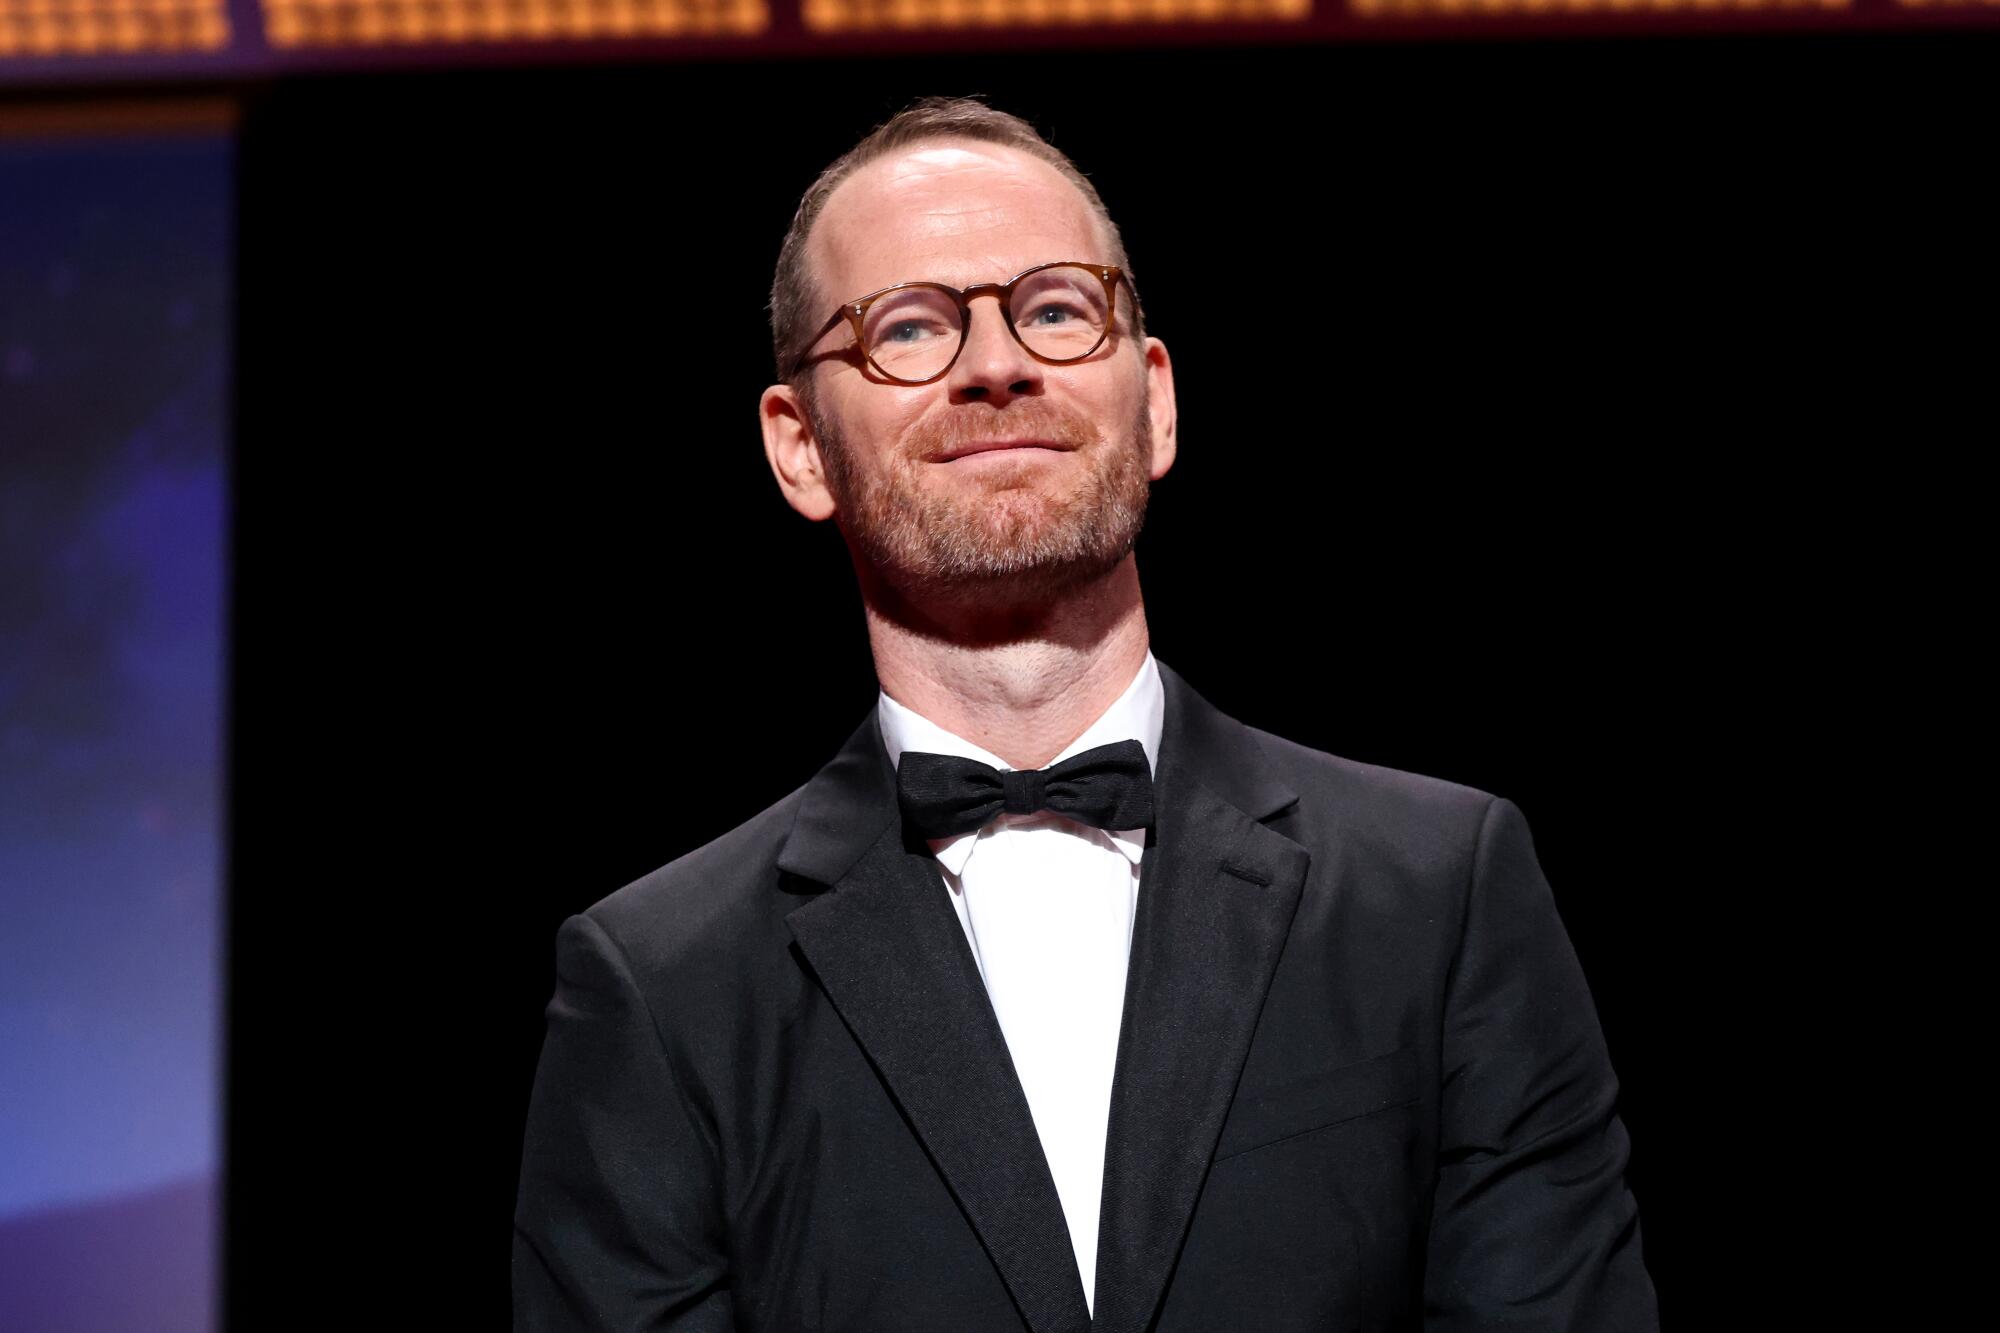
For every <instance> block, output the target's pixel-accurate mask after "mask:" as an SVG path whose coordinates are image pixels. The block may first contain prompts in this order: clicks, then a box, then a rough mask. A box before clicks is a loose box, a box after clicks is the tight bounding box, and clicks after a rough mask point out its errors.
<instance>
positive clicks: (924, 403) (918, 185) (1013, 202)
mask: <svg viewBox="0 0 2000 1333" xmlns="http://www.w3.org/2000/svg"><path fill="white" fill-rule="evenodd" d="M1102 249H1103V242H1102V240H1101V239H1100V237H1099V233H1098V229H1097V226H1096V221H1095V218H1094V217H1093V216H1092V214H1091V212H1090V210H1089V207H1088V205H1086V204H1085V202H1084V200H1083V198H1082V196H1081V195H1080V194H1078V193H1077V191H1076V189H1075V187H1074V186H1072V185H1071V184H1070V183H1069V182H1068V181H1066V180H1064V179H1063V177H1062V176H1061V175H1060V174H1059V173H1058V172H1056V171H1055V170H1054V169H1053V168H1052V167H1049V166H1048V165H1047V164H1046V163H1043V162H1040V161H1038V160H1036V159H1034V158H1031V157H1028V156H1027V155H1025V154H1022V153H1018V152H1015V151H1014V150H1012V149H1008V148H1003V147H1000V146H998V145H992V144H983V143H973V142H962V141H954V142H938V143H929V144H920V145H918V146H916V147H915V148H913V149H911V150H908V151H906V152H903V153H899V154H896V155H894V156H892V157H889V158H885V159H882V160H880V161H877V162H874V163H871V164H870V165H868V166H867V167H864V168H862V169H861V170H860V171H858V172H856V173H855V174H854V175H853V176H852V177H850V178H849V179H848V180H847V181H845V182H844V183H843V184H842V185H841V186H840V188H839V189H837V190H836V191H835V192H834V194H833V196H832V198H831V199H829V200H828V202H827V206H826V209H825V211H824V212H823V213H822V214H821V216H820V219H819V222H818V225H817V226H816V227H815V228H814V230H813V235H812V240H811V247H810V254H811V259H812V268H813V271H814V273H815V275H816V277H817V280H818V288H819V295H820V297H821V298H822V300H823V301H824V302H825V304H826V305H827V308H828V310H829V311H830V310H831V309H832V307H833V304H834V303H836V302H839V301H844V300H852V299H853V298H855V297H858V296H863V295H866V294H868V293H870V292H873V291H877V290H880V289H881V288H884V287H888V286H890V285H892V284H894V283H899V282H912V281H930V282H943V283H947V284H949V285H951V286H954V287H964V286H968V285H970V284H972V283H976V282H1004V281H1006V280H1007V279H1009V278H1012V277H1013V276H1014V275H1015V274H1017V273H1019V272H1021V271H1022V270H1023V269H1027V268H1031V267H1033V266H1035V265H1037V264H1044V263H1049V262H1052V261H1055V260H1064V259H1081V260H1095V261H1099V262H1103V261H1104V260H1105V258H1106V257H1105V255H1104V254H1102V253H1101V251H1102ZM1129 309H1130V303H1129V301H1128V300H1127V299H1126V298H1125V296H1124V294H1123V293H1122V292H1121V293H1120V295H1119V313H1120V317H1121V322H1120V329H1119V332H1118V334H1117V335H1116V336H1114V337H1113V338H1111V339H1110V340H1108V341H1107V342H1106V343H1105V345H1104V346H1103V347H1100V348H1099V349H1098V350H1097V351H1096V352H1095V353H1093V354H1092V355H1091V356H1090V357H1089V358H1087V359H1085V360H1084V361H1081V362H1077V363H1074V364H1071V365H1063V366H1052V365H1047V364H1045V363H1043V362H1040V361H1037V360H1036V359H1035V358H1034V357H1032V356H1031V355H1029V353H1028V352H1027V350H1026V349H1025V348H1023V347H1022V346H1021V344H1020V343H1019V342H1018V341H1016V340H1015V338H1014V337H1013V335H1012V334H1011V333H1009V332H1008V331H1007V328H1006V326H1005V324H1004V322H1003V320H1002V317H1001V313H1000V308H999V301H998V300H997V298H993V297H976V298H974V300H973V301H972V319H971V327H970V330H969V332H968V334H967V337H966V344H965V349H964V351H963V352H962V353H961V354H960V356H959V358H958V360H957V362H956V363H955V364H954V365H953V366H952V368H951V370H950V371H949V372H948V373H947V374H946V375H945V376H944V378H942V379H940V380H937V381H935V382H933V383H931V384H924V385H899V384H894V383H891V382H887V381H884V380H882V379H881V377H880V376H879V375H877V374H876V373H875V372H874V371H873V370H872V368H865V367H862V366H859V365H857V364H855V363H854V362H853V361H850V360H845V359H827V360H825V361H822V362H821V363H820V366H819V369H818V370H816V371H815V372H814V373H815V374H816V375H817V377H818V379H817V392H816V394H815V399H816V401H815V403H814V404H813V405H812V407H811V408H810V409H809V410H807V411H806V415H807V416H808V418H809V424H810V426H811V428H812V434H813V436H814V437H815V438H816V439H817V441H818V445H819V453H820V457H821V458H822V459H823V461H824V465H825V486H826V490H827V492H828V493H829V494H830V497H831V505H832V510H833V515H834V517H836V518H837V520H838V521H839V523H840V526H841V529H842V531H843V533H844V534H845V535H846V537H847V539H848V541H849V543H850V544H851V545H852V546H853V548H854V549H855V551H856V554H857V556H858V557H859V558H860V559H862V560H863V561H865V562H866V563H867V564H868V565H869V566H870V567H872V568H873V569H874V570H876V571H877V572H878V573H879V574H880V575H881V576H882V577H883V578H884V579H885V580H886V581H887V582H888V583H890V584H891V585H892V586H895V587H898V588H901V589H903V590H904V591H906V592H910V593H920V594H925V595H930V596H937V595H947V596H953V597H958V598H970V599H972V600H975V601H993V602H996V603H998V602H1016V601H1022V600H1031V599H1038V598H1043V597H1046V596H1048V595H1049V594H1051V593H1054V592H1058V591H1060V590H1061V589H1063V588H1065V587H1069V586H1072V585H1074V584H1076V583H1079V582H1083V581H1087V580H1089V579H1092V578H1095V577H1099V576H1101V575H1103V574H1104V573H1105V572H1107V571H1108V570H1110V569H1111V568H1113V567H1114V566H1116V565H1117V564H1118V562H1119V561H1120V560H1122V559H1123V558H1124V557H1125V555H1126V554H1127V553H1128V552H1129V551H1130V550H1131V548H1132V542H1133V540H1134V538H1136V537H1137V535H1138V533H1139V529H1140V525H1141V524H1142V522H1143V520H1144V518H1145V511H1146V499H1147V492H1148V489H1149V485H1150V482H1151V481H1152V480H1155V479H1157V478H1158V477H1159V476H1161V475H1163V474H1164V473H1165V471H1166V468H1167V466H1168V464H1169V463H1170V461H1171V457H1172V439H1171V437H1172V380H1171V371H1170V369H1169V368H1168V367H1167V364H1166V358H1165V349H1164V348H1163V347H1162V348H1160V350H1159V352H1158V354H1157V357H1154V356H1152V355H1150V354H1149V351H1148V347H1149V346H1153V345H1157V342H1158V340H1157V339H1148V340H1147V344H1148V346H1141V345H1140V344H1138V343H1136V342H1135V341H1133V339H1132V338H1131V337H1130V335H1129V333H1128V332H1127V331H1126V330H1125V329H1124V328H1123V319H1124V317H1125V315H1126V314H1127V312H1128V311H1129ZM850 340H851V332H850V330H849V328H848V326H847V325H845V324H844V323H843V324H842V325H841V326H839V327H838V328H836V329H835V330H834V331H833V332H832V333H829V334H828V335H826V337H825V339H824V340H823V341H822V342H820V343H819V344H816V345H815V347H814V349H813V350H814V351H816V352H825V351H828V350H832V349H837V348H839V347H842V346H844V345H845V344H846V343H848V342H849V341H850ZM1155 361H1157V364H1154V362H1155ZM1162 377H1165V378H1164V391H1165V395H1166V403H1165V404H1164V407H1165V410H1164V412H1157V411H1155V408H1156V407H1157V406H1159V404H1156V403H1155V401H1154V395H1153V393H1152V391H1151V386H1152V385H1153V383H1154V381H1156V380H1159V379H1161V378H1162ZM1163 432H1164V436H1165V442H1164V445H1163V446H1161V442H1160V437H1161V436H1162V433H1163ZM992 441H1009V442H1012V443H1013V444H1014V445H1015V446H1016V447H1011V448H1006V449H996V450H988V451H985V452H981V453H977V454H969V455H961V456H958V457H947V455H950V454H953V453H956V452H959V451H962V450H963V449H964V448H965V447H966V446H968V445H971V444H977V443H987V442H992ZM794 503H795V504H797V503H798V500H797V499H796V498H795V499H794ZM802 507H803V506H802Z"/></svg>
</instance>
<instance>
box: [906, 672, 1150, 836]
mask: <svg viewBox="0 0 2000 1333" xmlns="http://www.w3.org/2000/svg"><path fill="white" fill-rule="evenodd" d="M876 705H877V706H876V710H875V716H876V719H877V720H878V721H879V722H880V724H881V727H882V743H883V745H884V746H885V747H887V749H888V751H889V763H890V766H891V767H894V766H895V765H897V764H899V763H900V762H901V761H902V757H903V751H905V750H921V751H926V752H929V753H933V754H953V755H958V756H960V757H962V758H966V759H977V760H979V762H981V763H982V764H991V765H992V766H993V767H995V768H997V769H1000V770H1002V771H1006V770H1009V769H1011V768H1012V767H1013V765H1012V764H1009V763H1008V762H1007V761H1006V760H1004V759H1002V758H1001V757H1000V756H999V755H996V754H994V753H992V752H991V751H988V750H984V749H981V748H980V747H979V746H977V745H974V744H973V743H972V742H971V741H969V740H966V739H965V738H964V737H963V736H960V735H958V734H957V733H955V732H951V731H947V730H945V729H944V728H943V727H940V726H939V725H938V724H937V723H935V722H933V721H931V720H930V719H929V718H927V717H925V716H924V715H923V714H921V713H918V712H916V711H914V710H913V709H910V708H906V707H904V706H903V705H902V704H899V703H897V702H896V701H895V700H894V699H891V698H890V697H889V696H888V694H887V693H886V692H878V698H877V700H876ZM1166 716H1167V696H1166V690H1165V689H1164V687H1163V686H1162V685H1161V683H1160V667H1159V663H1157V662H1155V661H1154V660H1153V654H1152V651H1151V650H1150V649H1148V650H1147V653H1146V660H1145V661H1144V662H1142V663H1140V665H1139V671H1138V674H1137V675H1135V676H1133V678H1132V683H1131V684H1130V685H1127V686H1126V687H1125V692H1124V693H1123V694H1121V695H1119V696H1118V697H1117V699H1115V700H1113V701H1112V704H1111V706H1110V707H1109V708H1107V709H1105V710H1104V712H1103V713H1101V714H1099V716H1098V718H1097V720H1096V721H1095V722H1093V723H1091V724H1090V725H1089V726H1088V727H1086V728H1084V731H1083V734H1082V735H1081V736H1078V737H1077V738H1076V739H1075V740H1073V741H1071V742H1070V743H1069V745H1068V746H1066V747H1065V748H1064V749H1063V752H1062V753H1061V754H1059V755H1057V756H1056V757H1055V758H1054V759H1051V760H1049V763H1051V764H1056V763H1060V762H1061V761H1063V760H1065V759H1068V758H1069V757H1070V756H1071V755H1076V754H1081V753H1083V752H1084V751H1085V750H1091V749H1095V748H1096V747H1097V746H1100V745H1110V744H1111V743H1112V742H1114V741H1123V740H1136V741H1138V742H1139V744H1140V746H1141V747H1142V748H1143V749H1144V750H1145V751H1146V766H1147V767H1148V768H1149V769H1151V770H1153V771H1154V772H1155V773H1157V772H1158V771H1159V766H1160V732H1161V730H1162V728H1163V727H1164V726H1165V723H1166ZM993 827H994V825H992V824H988V825H987V826H986V828H985V829H976V830H974V831H972V832H970V833H959V834H955V835H954V836H952V837H949V838H932V839H930V840H929V841H930V846H931V851H933V852H934V853H936V855H937V859H938V861H939V862H940V863H942V864H943V866H944V867H945V869H947V870H949V871H951V873H952V874H954V875H962V874H964V873H965V863H966V862H967V861H968V860H970V859H971V857H972V852H973V849H974V848H975V847H976V846H977V845H978V843H979V838H980V837H981V836H982V835H983V834H984V833H985V832H986V831H987V830H990V829H991V828H993ZM1086 831H1087V832H1090V833H1102V834H1103V835H1104V837H1105V840H1106V841H1107V842H1109V843H1110V844H1111V846H1113V847H1115V848H1116V849H1117V850H1118V851H1120V852H1122V853H1124V855H1125V857H1126V859H1127V860H1129V861H1131V862H1132V864H1133V865H1137V864H1139V859H1140V857H1141V856H1142V855H1143V854H1144V853H1145V850H1146V830H1145V829H1143V828H1139V829H1086Z"/></svg>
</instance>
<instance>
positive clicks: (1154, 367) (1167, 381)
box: [1146, 338, 1179, 481]
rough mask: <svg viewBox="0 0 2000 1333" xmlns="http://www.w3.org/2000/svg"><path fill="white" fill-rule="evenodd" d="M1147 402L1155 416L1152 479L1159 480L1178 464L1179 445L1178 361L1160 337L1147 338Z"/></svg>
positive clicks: (1153, 416)
mask: <svg viewBox="0 0 2000 1333" xmlns="http://www.w3.org/2000/svg"><path fill="white" fill-rule="evenodd" d="M1146 405H1147V408H1148V410H1149V411H1150V412H1151V413H1152V418H1153V466H1152V473H1151V476H1152V479H1153V480H1154V481H1158V480H1159V479H1160V478H1161V477H1164V476H1166V475H1167V469H1168V468H1170V467H1172V466H1173V465H1174V455H1175V453H1176V452H1177V450H1178V448H1179V445H1178V443H1177V441H1176V438H1175V434H1174V431H1175V427H1176V424H1177V420H1178V416H1177V413H1176V411H1175V407H1174V362H1173V358H1172V357H1170V356H1168V355H1167V345H1166V344H1165V343H1163V342H1161V341H1160V340H1159V339H1158V338H1147V339H1146Z"/></svg>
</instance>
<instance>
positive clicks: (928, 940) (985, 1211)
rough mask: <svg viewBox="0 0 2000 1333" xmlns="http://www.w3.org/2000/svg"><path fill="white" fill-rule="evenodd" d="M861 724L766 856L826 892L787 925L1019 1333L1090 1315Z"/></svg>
mask: <svg viewBox="0 0 2000 1333" xmlns="http://www.w3.org/2000/svg"><path fill="white" fill-rule="evenodd" d="M896 816H897V807H896V795H895V771H894V769H893V768H892V767H891V765H890V763H889V757H888V754H887V751H886V750H885V749H884V747H883V745H882V740H881V732H880V730H879V728H878V726H877V723H876V719H875V716H874V714H873V713H872V712H871V713H870V714H869V716H868V717H867V718H866V719H865V720H864V721H863V723H862V725H861V726H860V727H859V728H857V729H856V730H855V732H854V735H853V736H852V737H851V738H850V739H849V740H848V743H847V745H846V746H845V747H843V749H842V750H841V753H840V754H839V755H838V756H836V757H835V759H834V760H833V761H832V762H831V763H829V764H828V765H827V766H826V767H825V768H824V769H822V770H821V771H820V773H819V775H818V776H817V777H815V778H814V779H813V781H812V783H811V784H809V785H808V788H807V791H806V793H805V796H804V798H803V800H802V802H801V804H800V808H799V816H798V820H797V822H796V823H795V824H794V825H793V829H792V833H791V835H790V837H789V838H788V839H787V841H786V844H785V847H784V849H783V851H782V852H781V853H780V855H779V859H778V864H779V867H780V868H781V869H783V870H785V871H787V872H789V873H791V874H795V875H801V876H804V877H806V878H808V879H814V880H818V881H819V882H821V883H824V884H830V885H831V886H832V891H831V892H829V893H822V894H819V895H817V896H815V897H813V898H812V899H810V900H808V901H807V902H806V903H805V904H803V905H802V906H800V907H798V908H796V909H794V910H793V911H792V912H791V913H790V915H789V916H787V918H786V921H787V923H788V924H789V925H790V926H791V930H792V935H793V937H794V938H795V939H796V940H797V941H798V944H799V948H800V950H801V951H802V952H803V953H804V954H805V956H806V958H807V960H808V961H809V962H810V963H811V964H812V968H813V971H814V973H815V974H816V975H817V977H818V978H819V982H820V985H821V987H822V988H823V989H824V990H825V991H826V994H827V997H828V999H830V1000H831V1001H832V1003H833V1006H834V1008H835V1009H836V1010H838V1011H839V1013H840V1016H841V1018H842V1019H843V1020H844V1021H845V1022H846V1023H847V1026H848V1027H849V1029H850V1030H851V1031H852V1032H853V1033H854V1036H855V1038H856V1040H857V1041H859V1042H860V1043H861V1045H862V1046H863V1048H864V1049H865V1050H866V1051H867V1054H868V1057H869V1059H870V1060H871V1061H873V1063H874V1065H875V1067H876V1068H877V1069H878V1070H879V1071H880V1072H881V1075H882V1078H883V1081H884V1082H885V1083H886V1084H887V1085H888V1087H889V1090H890V1092H891V1093H892V1094H893V1095H894V1097H895V1099H896V1101H897V1104H898V1105H899V1106H900V1107H901V1108H902V1110H903V1114H904V1115H905V1116H906V1117H907V1118H908V1120H909V1122H910V1125H911V1127H912V1128H913V1129H914V1130H915V1131H916V1133H917V1134H918V1136H919V1137H920V1138H922V1140H923V1142H924V1145H925V1147H926V1149H927V1150H928V1151H929V1153H930V1156H931V1160H932V1162H933V1163H934V1164H935V1165H936V1167H937V1169H938V1173H939V1175H941V1176H942V1177H943V1179H944V1182H945V1184H946V1185H947V1186H948V1187H949V1188H950V1190H951V1192H952V1194H953V1196H954V1197H955V1198H956V1199H957V1200H958V1203H959V1206H960V1207H961V1208H962V1209H963V1210H964V1212H965V1215H966V1218H967V1219H968V1220H969V1221H970V1222H971V1224H972V1226H973V1229H974V1230H975V1231H976V1232H977V1233H978V1234H979V1237H980V1240H981V1242H982V1243H983V1244H984V1245H985V1247H986V1250H987V1253H988V1254H989V1255H990V1256H991V1257H992V1260H993V1263H994V1266H995V1267H996V1268H997V1269H998V1270H999V1272H1000V1276H1001V1278H1002V1280H1003V1281H1004V1282H1005V1283H1006V1285H1007V1288H1008V1290H1009V1291H1010V1292H1011V1293H1012V1294H1013V1297H1014V1301H1015V1303H1016V1304H1017V1305H1018V1306H1019V1307H1020V1310H1021V1314H1022V1316H1023V1318H1024V1319H1025V1320H1026V1321H1027V1324H1028V1326H1029V1328H1030V1329H1032V1330H1033V1333H1084V1331H1085V1330H1088V1329H1089V1328H1090V1312H1089V1309H1088V1307H1087V1306H1086V1305H1085V1303H1084V1296H1083V1282H1082V1279H1081V1277H1080V1276H1079V1275H1078V1273H1077V1268H1076V1258H1075V1254H1074V1251H1073V1249H1072V1247H1071V1243H1070V1237H1069V1228H1068V1226H1067V1224H1066V1223H1065V1221H1064V1218H1063V1211H1062V1201H1061V1198H1060V1197H1059V1196H1058V1195H1057V1193H1056V1187H1055V1180H1054V1178H1053V1177H1052V1176H1051V1175H1050V1173H1049V1167H1048V1161H1047V1159H1046V1158H1045V1157H1044V1156H1043V1154H1042V1146H1041V1139H1040V1138H1039V1137H1038V1136H1037V1134H1036V1132H1035V1124H1034V1117H1033V1114H1032V1112H1030V1110H1029V1109H1028V1099H1027V1095H1026V1094H1025V1093H1024V1092H1023V1091H1022V1089H1021V1083H1020V1080H1019V1078H1018V1077H1017V1076H1016V1075H1015V1073H1014V1062H1013V1059H1012V1057H1011V1056H1010V1055H1009V1054H1008V1051H1007V1041H1006V1037H1005V1036H1004V1035H1003V1034H1002V1033H1001V1031H1000V1023H999V1020H998V1019H997V1018H996V1017H995V1016H994V1013H993V1006H992V1002H991V1001H990V1000H989V999H988V998H987V994H986V986H985V983H984V982H983V981H982V980H981V978H980V975H979V966H978V964H977V963H976V962H975V961H974V959H973V957H972V950H971V947H970V946H969V945H968V944H967V943H966V940H965V932H964V930H963V929H962V928H961V927H960V925H959V923H958V918H957V916H956V915H955V914H954V913H953V911H952V908H951V903H950V902H949V901H948V900H947V899H946V897H945V895H946V893H947V892H948V891H949V890H947V888H946V887H945V884H944V881H943V879H942V878H941V876H940V874H939V871H938V865H937V861H936V858H934V857H933V856H932V855H931V853H930V849H929V848H928V847H926V846H924V845H923V844H922V843H921V842H918V843H916V844H915V845H914V846H912V845H908V844H906V843H905V841H904V839H903V834H902V828H901V821H900V820H899V819H898V818H897V817H896Z"/></svg>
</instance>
